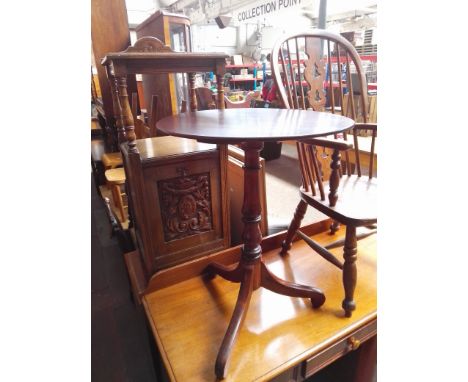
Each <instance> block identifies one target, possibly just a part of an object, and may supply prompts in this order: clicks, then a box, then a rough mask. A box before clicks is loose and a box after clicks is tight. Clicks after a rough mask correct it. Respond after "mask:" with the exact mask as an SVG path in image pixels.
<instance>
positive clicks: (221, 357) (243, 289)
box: [215, 266, 253, 379]
mask: <svg viewBox="0 0 468 382" xmlns="http://www.w3.org/2000/svg"><path fill="white" fill-rule="evenodd" d="M252 290H253V266H245V267H244V278H243V280H242V282H241V285H240V289H239V295H238V297H237V302H236V306H235V308H234V313H233V314H232V317H231V321H230V322H229V326H228V328H227V330H226V334H225V335H224V338H223V342H222V343H221V347H220V349H219V352H218V357H217V358H216V363H215V373H216V376H217V377H218V378H220V379H222V378H225V377H226V370H227V363H228V360H229V356H230V354H231V349H232V346H233V345H234V342H235V340H236V338H237V335H238V334H239V330H240V328H241V326H242V323H243V322H244V319H245V316H246V314H247V310H248V309H249V303H250V297H251V296H252Z"/></svg>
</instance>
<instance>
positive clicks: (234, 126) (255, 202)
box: [157, 108, 354, 378]
mask: <svg viewBox="0 0 468 382" xmlns="http://www.w3.org/2000/svg"><path fill="white" fill-rule="evenodd" d="M353 126H354V121H353V120H351V119H349V118H346V117H342V116H340V115H335V114H331V113H324V112H315V111H309V110H287V109H255V108H246V109H225V110H205V111H199V112H190V113H183V114H179V115H175V116H170V117H166V118H163V119H162V120H160V121H159V122H158V123H157V128H158V129H159V130H161V131H163V132H164V133H167V134H170V135H174V136H178V137H183V138H191V139H197V140H199V141H202V142H207V143H231V144H235V143H240V144H241V148H242V149H243V150H244V152H245V165H244V201H243V206H242V221H243V222H244V230H243V232H242V239H243V246H242V256H241V261H240V262H239V263H238V264H237V265H234V266H230V267H227V266H224V265H221V264H216V263H212V264H210V265H209V266H208V269H207V270H208V272H209V273H210V274H212V275H215V274H218V275H220V276H221V277H223V278H225V279H227V280H229V281H232V282H236V283H240V284H241V285H240V289H239V296H238V298H237V303H236V306H235V308H234V313H233V314H232V317H231V321H230V323H229V326H228V328H227V331H226V334H225V336H224V339H223V342H222V344H221V348H220V350H219V352H218V357H217V359H216V363H215V373H216V376H217V377H218V378H224V377H225V376H226V370H227V363H228V360H229V355H230V353H231V348H232V346H233V345H234V342H235V340H236V337H237V334H238V333H239V329H240V327H241V325H242V323H243V320H244V318H245V316H246V313H247V310H248V306H249V302H250V297H251V294H252V292H253V291H254V290H256V289H258V288H260V287H264V288H266V289H269V290H271V291H273V292H276V293H279V294H283V295H286V296H290V297H302V298H310V299H311V302H312V306H313V307H314V308H318V307H320V306H321V305H322V304H323V303H324V302H325V295H324V294H323V293H322V291H321V290H320V289H318V288H314V287H310V286H305V285H300V284H296V283H292V282H288V281H285V280H282V279H280V278H278V277H276V276H275V275H274V274H273V273H271V272H270V271H269V270H268V268H267V267H266V266H265V264H264V262H263V260H262V247H261V241H262V234H261V231H260V219H261V217H260V216H261V215H260V213H261V207H260V195H259V186H258V185H259V176H258V175H259V170H260V151H261V150H262V148H263V143H264V142H268V141H283V140H301V139H307V138H314V137H320V136H325V135H329V134H336V133H340V132H342V131H345V130H348V129H350V128H351V127H353Z"/></svg>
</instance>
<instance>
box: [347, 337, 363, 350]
mask: <svg viewBox="0 0 468 382" xmlns="http://www.w3.org/2000/svg"><path fill="white" fill-rule="evenodd" d="M359 345H361V341H359V340H358V339H356V338H354V337H349V338H348V349H349V350H356V349H357V348H358V347H359Z"/></svg>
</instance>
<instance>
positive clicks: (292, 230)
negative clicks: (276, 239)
mask: <svg viewBox="0 0 468 382" xmlns="http://www.w3.org/2000/svg"><path fill="white" fill-rule="evenodd" d="M307 206H308V205H307V203H306V202H304V201H303V200H302V199H301V201H300V202H299V204H298V205H297V207H296V212H294V217H293V219H292V221H291V224H289V228H288V232H287V233H286V238H285V239H284V240H283V243H282V244H281V247H282V249H281V252H280V255H285V254H286V253H287V252H288V251H289V250H290V249H291V243H292V241H293V239H294V236H295V235H296V232H297V230H298V229H299V227H300V226H301V221H302V219H304V215H305V213H306V211H307Z"/></svg>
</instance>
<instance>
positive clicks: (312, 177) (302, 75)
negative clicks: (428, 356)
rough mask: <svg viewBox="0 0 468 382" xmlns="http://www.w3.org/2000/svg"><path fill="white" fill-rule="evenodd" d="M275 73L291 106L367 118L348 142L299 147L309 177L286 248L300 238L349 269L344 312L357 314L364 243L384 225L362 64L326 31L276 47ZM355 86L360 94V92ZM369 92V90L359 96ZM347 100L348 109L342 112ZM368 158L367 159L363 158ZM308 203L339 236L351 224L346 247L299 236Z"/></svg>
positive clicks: (299, 36) (308, 143) (315, 142)
mask: <svg viewBox="0 0 468 382" xmlns="http://www.w3.org/2000/svg"><path fill="white" fill-rule="evenodd" d="M272 69H273V75H274V78H275V81H276V82H277V85H278V90H279V94H280V97H281V99H282V102H283V103H284V105H285V107H286V108H288V109H305V110H307V109H312V110H315V111H322V112H330V113H339V114H341V115H345V116H348V117H350V118H352V119H354V120H355V121H362V122H361V123H356V126H355V127H354V128H353V129H352V131H348V132H345V133H343V134H342V136H341V137H339V138H342V139H337V138H338V137H331V139H326V138H325V139H320V138H319V139H309V140H307V141H303V142H298V143H297V150H298V157H299V164H300V168H301V173H302V186H301V188H300V195H301V201H300V202H299V204H298V206H297V208H296V212H295V214H294V217H293V219H292V221H291V224H290V226H289V229H288V232H287V235H286V239H285V240H284V242H283V243H282V251H281V254H283V255H284V254H286V252H287V251H288V250H289V249H290V248H291V242H292V240H293V238H294V236H295V235H296V234H297V235H299V236H300V237H301V238H303V239H304V241H306V242H307V243H308V244H309V245H310V247H311V248H313V249H314V250H315V251H316V252H317V253H318V254H319V255H321V256H322V257H324V258H325V259H326V260H328V261H330V262H331V263H332V264H334V265H335V266H337V267H338V268H340V269H342V271H343V285H344V290H345V298H344V300H343V304H342V307H343V309H344V310H345V315H346V316H347V317H350V316H351V314H352V311H353V310H354V309H355V308H356V304H355V302H354V289H355V286H356V280H357V268H356V259H357V239H358V237H364V236H368V235H369V234H372V233H375V232H376V229H375V228H376V226H375V224H376V223H377V214H376V203H375V202H376V190H377V182H376V173H375V166H374V165H375V140H376V136H377V125H376V124H370V123H368V115H367V110H368V108H367V83H366V79H365V75H364V72H363V69H362V65H361V61H360V58H359V55H358V53H357V52H356V50H355V48H354V47H353V46H352V44H351V43H350V42H348V41H347V40H346V39H344V38H343V37H341V36H339V35H336V34H333V33H330V32H328V31H324V30H312V31H310V32H305V33H301V34H292V35H287V36H285V37H283V38H282V39H281V40H279V41H278V42H277V43H276V44H275V46H274V48H273V53H272ZM352 74H354V75H352ZM352 77H354V78H353V79H354V81H352V80H351V78H352ZM356 83H358V84H359V89H358V91H356V92H354V91H353V85H354V86H356V85H355V84H356ZM362 89H364V91H359V90H362ZM356 97H359V102H356ZM346 98H347V105H346V107H343V106H344V101H345V99H346ZM359 105H360V106H359ZM361 130H366V131H370V136H368V137H358V131H361ZM349 134H352V143H351V141H348V135H349ZM358 138H359V139H358ZM362 139H368V140H369V142H368V143H369V145H368V146H369V150H368V152H363V150H360V149H359V143H360V140H362ZM327 150H328V151H327ZM342 151H344V153H345V162H346V165H345V166H341V165H340V157H341V152H342ZM330 153H331V155H330ZM364 154H365V155H366V156H367V160H366V161H364V160H363V159H362V158H363V156H364ZM364 162H366V163H367V164H368V167H367V169H364V168H363V167H364V166H363V163H364ZM328 163H329V164H330V170H329V176H328V177H326V176H324V173H325V172H326V171H325V170H326V166H325V164H328ZM355 172H356V175H355V174H354V173H355ZM326 179H328V180H326ZM327 190H328V196H327V197H326V196H325V193H326V192H327ZM309 205H311V206H312V207H314V208H316V209H318V210H319V211H321V212H322V213H324V214H325V215H327V216H329V217H330V218H331V219H333V220H334V221H335V223H334V224H332V227H331V231H332V233H334V232H335V231H336V230H337V226H338V224H337V223H339V224H342V225H344V226H346V234H345V240H344V242H343V241H337V242H335V243H333V244H332V245H331V246H327V248H325V247H322V246H321V245H319V244H318V243H316V242H314V241H313V240H311V239H310V238H309V237H307V236H306V235H304V234H303V233H302V232H300V231H299V226H300V223H301V220H302V219H303V217H304V214H305V212H306V210H307V207H308V206H309ZM358 227H371V230H369V231H366V232H364V233H362V234H361V235H357V232H356V229H357V228H358ZM339 244H341V245H342V244H344V262H343V263H342V262H341V261H340V260H339V259H338V258H336V257H335V256H334V255H333V254H332V253H331V252H330V251H329V249H331V247H335V246H337V245H339Z"/></svg>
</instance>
